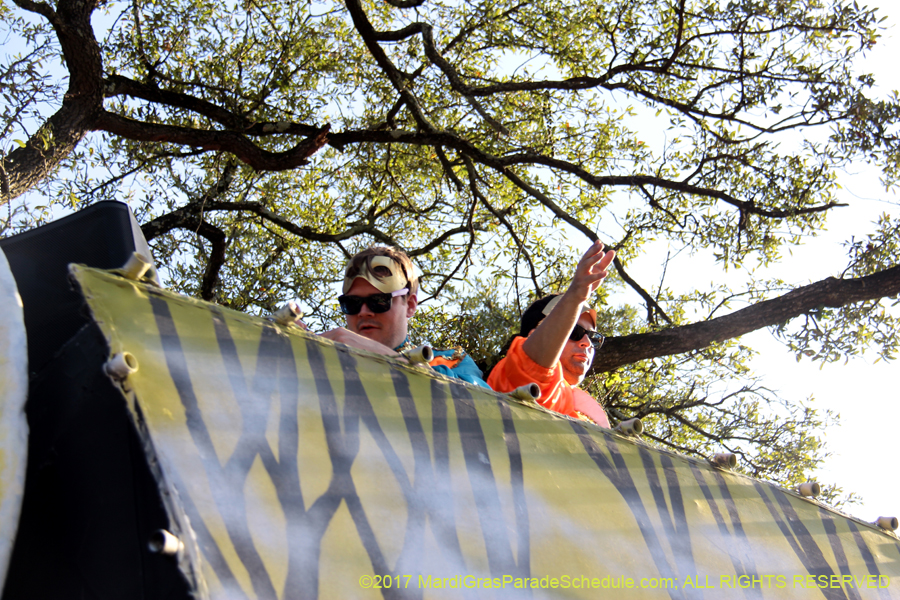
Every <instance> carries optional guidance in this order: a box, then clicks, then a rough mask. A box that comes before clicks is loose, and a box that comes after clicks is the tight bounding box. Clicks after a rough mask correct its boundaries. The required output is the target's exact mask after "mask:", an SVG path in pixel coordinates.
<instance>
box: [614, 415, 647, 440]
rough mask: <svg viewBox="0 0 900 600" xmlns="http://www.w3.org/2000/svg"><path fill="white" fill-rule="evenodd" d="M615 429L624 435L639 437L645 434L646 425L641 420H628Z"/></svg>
mask: <svg viewBox="0 0 900 600" xmlns="http://www.w3.org/2000/svg"><path fill="white" fill-rule="evenodd" d="M614 429H615V430H616V431H618V432H619V433H621V434H622V435H635V436H637V435H641V434H642V433H644V424H643V423H642V422H641V420H640V419H628V420H627V421H622V422H621V423H619V424H618V425H616V426H615V428H614Z"/></svg>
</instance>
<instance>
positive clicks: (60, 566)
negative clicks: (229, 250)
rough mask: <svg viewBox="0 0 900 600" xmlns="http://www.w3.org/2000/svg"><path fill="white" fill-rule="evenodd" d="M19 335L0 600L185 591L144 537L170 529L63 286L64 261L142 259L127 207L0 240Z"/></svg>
mask: <svg viewBox="0 0 900 600" xmlns="http://www.w3.org/2000/svg"><path fill="white" fill-rule="evenodd" d="M0 247H2V249H3V251H4V253H5V254H6V257H7V259H8V261H9V264H10V267H11V269H12V272H13V275H14V276H15V278H16V284H17V286H18V288H19V293H20V295H21V296H22V301H23V305H24V316H25V328H26V330H27V337H28V358H29V375H30V381H29V390H28V401H27V403H26V408H25V412H26V416H27V419H28V428H29V432H28V465H27V467H26V474H25V491H24V494H23V499H22V511H21V515H20V517H19V526H18V531H17V532H16V540H15V544H14V546H13V551H12V555H11V557H10V564H9V569H8V571H7V576H6V581H5V582H0V587H2V590H0V591H2V600H19V599H23V600H24V599H28V600H35V599H43V598H46V599H54V600H56V599H60V598H84V599H88V598H90V599H102V600H106V599H109V600H119V599H122V598H129V599H131V598H134V599H147V600H149V599H154V600H155V599H170V598H190V597H191V591H190V587H189V584H188V582H187V581H186V580H185V578H184V577H183V576H182V574H181V572H180V570H179V569H178V564H177V562H176V560H175V557H172V556H163V555H160V554H153V553H152V552H151V551H150V549H149V547H148V541H149V540H150V538H151V536H152V535H153V534H154V533H155V532H156V531H158V530H159V529H170V527H169V520H168V517H167V515H166V512H165V509H164V506H163V502H162V498H161V495H160V491H159V486H158V484H157V481H156V479H155V478H154V476H153V472H152V469H151V468H150V465H149V464H148V462H147V458H146V455H145V453H144V450H143V446H144V444H145V443H146V442H145V440H144V438H143V436H142V435H141V434H140V433H139V432H138V431H137V430H136V429H135V427H134V425H133V423H132V420H131V418H130V417H129V415H128V409H127V407H126V405H125V399H124V398H123V396H122V393H121V392H120V391H119V390H118V389H116V388H115V387H114V386H113V385H112V382H111V381H110V379H109V377H108V376H107V375H106V374H105V372H104V368H103V367H104V364H105V363H106V361H107V359H108V357H109V348H108V347H107V344H106V341H105V339H104V338H103V335H102V334H101V333H100V330H99V328H98V327H97V325H96V324H94V322H93V321H92V320H91V319H90V318H89V316H88V313H87V308H86V306H85V302H84V299H83V298H82V296H81V294H80V293H79V292H78V291H77V290H75V289H73V287H72V284H71V283H70V281H69V276H68V265H69V263H73V262H78V263H84V264H87V265H90V266H93V267H99V268H107V269H108V268H118V267H121V266H122V265H124V264H125V262H126V261H127V260H128V259H129V258H130V257H131V255H132V253H133V252H135V251H137V252H139V253H140V254H142V255H144V256H145V257H146V258H148V259H149V258H150V257H151V255H150V250H149V248H148V246H147V242H146V241H145V239H144V237H143V235H142V234H141V231H140V228H139V227H138V225H137V222H136V221H135V219H134V217H133V216H132V214H131V211H130V210H129V208H128V206H127V205H125V204H122V203H120V202H101V203H98V204H95V205H93V206H91V207H90V208H87V209H85V210H83V211H81V212H78V213H75V214H73V215H70V216H68V217H66V218H64V219H60V220H59V221H56V222H53V223H50V224H48V225H45V226H43V227H40V228H37V229H34V230H32V231H29V232H27V233H23V234H20V235H17V236H15V237H11V238H7V239H4V240H0Z"/></svg>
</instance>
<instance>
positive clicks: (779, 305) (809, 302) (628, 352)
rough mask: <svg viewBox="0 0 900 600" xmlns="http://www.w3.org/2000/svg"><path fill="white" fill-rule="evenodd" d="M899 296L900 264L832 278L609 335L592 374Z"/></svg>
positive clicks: (595, 362) (595, 360)
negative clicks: (696, 316) (682, 320)
mask: <svg viewBox="0 0 900 600" xmlns="http://www.w3.org/2000/svg"><path fill="white" fill-rule="evenodd" d="M897 294H900V266H895V267H891V268H889V269H885V270H884V271H880V272H878V273H874V274H872V275H867V276H865V277H859V278H855V279H836V278H834V277H829V278H827V279H823V280H821V281H817V282H816V283H812V284H810V285H807V286H803V287H800V288H797V289H795V290H791V291H790V292H788V293H787V294H785V295H783V296H780V297H778V298H774V299H772V300H765V301H763V302H759V303H757V304H754V305H752V306H748V307H747V308H743V309H741V310H738V311H735V312H733V313H731V314H730V315H725V316H722V317H717V318H715V319H711V320H709V321H703V322H700V323H693V324H691V325H684V326H682V327H674V328H671V329H665V330H663V331H651V332H648V333H638V334H633V335H627V336H622V337H612V338H606V341H605V342H604V344H603V348H602V349H601V351H600V352H598V353H597V354H596V355H595V356H594V362H593V364H592V365H591V372H609V371H614V370H616V369H618V368H619V367H621V366H624V365H627V364H631V363H634V362H637V361H640V360H647V359H650V358H656V357H658V356H668V355H671V354H680V353H682V352H689V351H691V350H696V349H698V348H704V347H706V346H709V345H710V344H714V343H716V342H722V341H725V340H729V339H732V338H736V337H739V336H741V335H744V334H745V333H750V332H751V331H756V330H757V329H762V328H763V327H770V326H772V325H778V324H780V323H784V322H786V321H789V320H791V319H793V318H794V317H798V316H800V315H802V314H805V313H807V312H809V311H810V310H813V309H815V308H818V307H820V306H827V307H831V308H838V307H841V306H846V305H848V304H854V303H856V302H863V301H866V300H876V299H878V298H883V297H888V296H896V295H897Z"/></svg>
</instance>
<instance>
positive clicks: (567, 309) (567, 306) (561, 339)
mask: <svg viewBox="0 0 900 600" xmlns="http://www.w3.org/2000/svg"><path fill="white" fill-rule="evenodd" d="M615 256H616V253H615V251H614V250H610V251H609V252H604V251H603V244H601V243H600V242H599V241H597V242H594V243H593V244H592V245H591V247H590V248H588V249H587V252H585V253H584V256H582V257H581V260H580V261H578V266H576V267H575V276H574V277H573V278H572V283H571V284H569V289H567V290H566V293H565V294H563V296H562V298H560V300H559V302H558V303H557V304H556V306H555V307H554V309H553V311H552V312H551V313H550V314H549V315H547V317H546V318H544V320H543V321H541V323H540V325H538V326H537V328H536V329H535V330H534V331H533V332H532V333H531V335H530V336H528V339H527V340H525V343H524V344H523V345H522V349H523V350H524V351H525V354H527V355H528V357H529V358H531V360H533V361H534V362H536V363H537V364H539V365H541V366H542V367H544V368H547V369H551V368H553V366H554V365H556V363H557V361H559V357H560V355H561V354H562V350H563V346H565V344H566V340H567V339H569V334H570V333H571V332H572V328H573V327H574V326H575V323H576V322H577V321H578V317H579V316H580V315H581V307H582V305H583V304H584V303H585V302H587V300H588V299H589V298H590V297H591V294H593V293H594V292H595V291H596V290H597V288H598V287H600V283H601V282H602V281H603V279H604V278H605V277H606V276H607V275H608V274H609V271H607V268H608V267H609V265H610V264H611V263H612V261H613V258H615Z"/></svg>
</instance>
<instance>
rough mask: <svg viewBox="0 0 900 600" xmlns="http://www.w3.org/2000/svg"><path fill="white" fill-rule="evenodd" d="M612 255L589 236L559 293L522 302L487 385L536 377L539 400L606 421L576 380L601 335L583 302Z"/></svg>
mask: <svg viewBox="0 0 900 600" xmlns="http://www.w3.org/2000/svg"><path fill="white" fill-rule="evenodd" d="M615 255H616V253H615V252H614V251H612V250H610V251H609V252H604V251H603V244H601V243H600V242H594V244H592V245H591V247H590V248H588V250H587V252H585V253H584V256H582V257H581V260H580V261H579V262H578V266H577V267H576V268H575V276H574V277H573V278H572V283H571V284H570V285H569V288H568V289H567V290H566V292H565V293H564V294H556V295H552V296H545V297H544V298H541V299H540V300H536V301H535V302H534V303H532V304H531V306H529V307H528V309H527V310H526V311H525V312H524V313H523V314H522V326H521V329H520V331H519V334H518V335H517V336H516V337H515V338H514V339H513V340H512V343H511V345H510V348H509V351H508V352H507V353H506V357H505V358H503V359H502V360H501V361H500V362H499V363H497V366H495V367H494V369H493V371H491V374H490V377H488V385H490V386H491V387H492V388H493V389H495V390H497V391H498V392H511V391H512V390H514V389H516V388H517V387H519V386H523V385H528V384H529V383H537V384H538V386H539V387H540V388H541V397H540V399H539V400H538V402H539V403H540V404H541V406H544V407H545V408H548V409H550V410H554V411H556V412H559V413H562V414H564V415H568V416H570V417H575V418H579V419H583V420H586V421H590V422H592V423H596V424H597V425H600V426H602V427H609V419H608V418H607V416H606V412H605V411H604V410H603V408H602V407H601V406H600V404H598V403H597V401H596V400H594V398H593V397H592V396H591V395H590V394H588V393H587V392H585V391H584V390H581V389H579V388H578V387H576V386H577V385H578V384H580V383H581V382H582V380H583V379H584V377H585V375H587V372H588V369H589V368H590V366H591V362H592V361H593V360H594V352H595V351H596V350H597V349H599V348H600V346H601V345H602V344H603V336H602V335H600V334H599V333H597V331H596V329H597V312H596V311H595V310H594V309H592V308H588V307H587V301H588V300H589V299H590V297H591V294H593V293H594V292H595V291H596V290H597V288H598V287H600V283H601V282H602V281H603V279H604V278H605V277H606V276H607V275H608V274H609V272H608V271H607V268H608V267H609V265H610V263H612V260H613V258H615Z"/></svg>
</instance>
